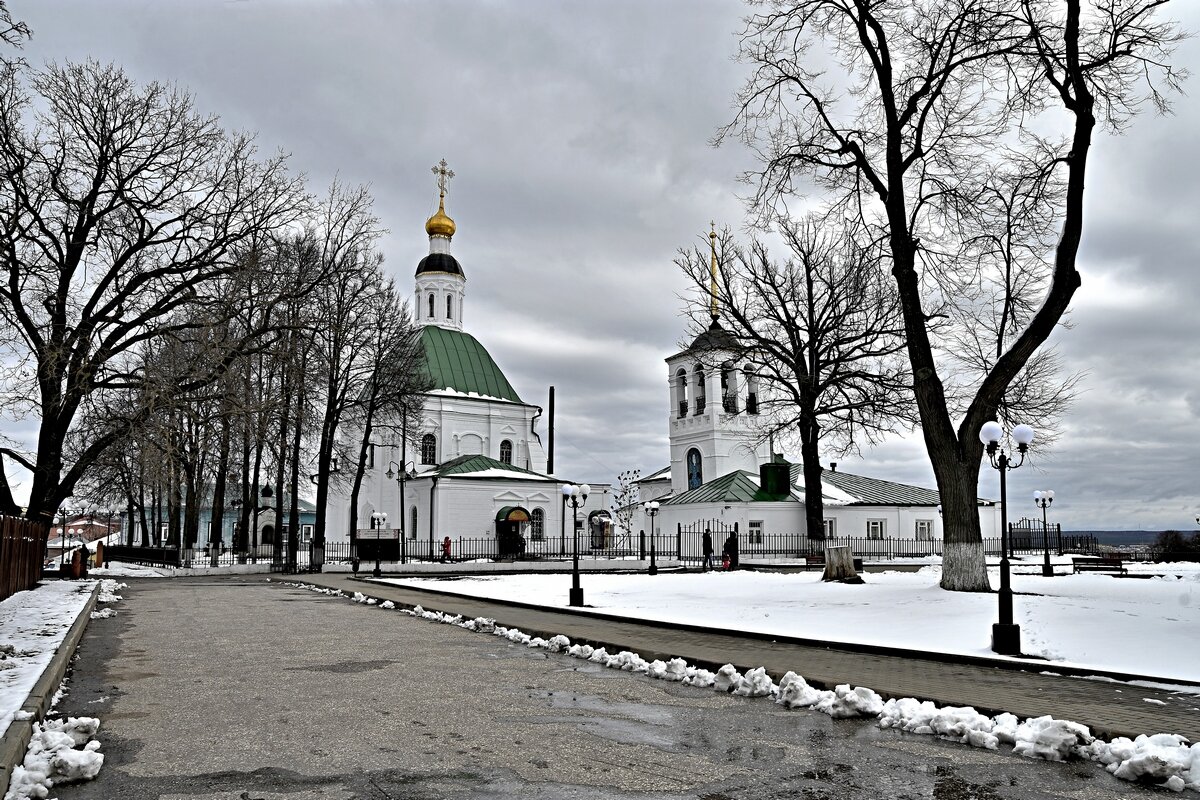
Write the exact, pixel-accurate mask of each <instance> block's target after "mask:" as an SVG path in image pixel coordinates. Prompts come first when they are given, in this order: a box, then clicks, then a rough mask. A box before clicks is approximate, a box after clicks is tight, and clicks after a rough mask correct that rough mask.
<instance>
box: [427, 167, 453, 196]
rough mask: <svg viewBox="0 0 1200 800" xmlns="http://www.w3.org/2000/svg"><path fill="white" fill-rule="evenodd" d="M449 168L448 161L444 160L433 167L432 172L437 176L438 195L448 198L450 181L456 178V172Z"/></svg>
mask: <svg viewBox="0 0 1200 800" xmlns="http://www.w3.org/2000/svg"><path fill="white" fill-rule="evenodd" d="M447 166H448V165H447V164H446V159H444V158H443V159H442V160H441V161H439V162H438V163H436V164H434V165H433V170H432V172H433V174H434V175H437V185H438V195H439V196H440V197H445V196H446V187H447V186H448V185H449V183H450V179H451V178H453V177H454V170H452V169H448V168H447Z"/></svg>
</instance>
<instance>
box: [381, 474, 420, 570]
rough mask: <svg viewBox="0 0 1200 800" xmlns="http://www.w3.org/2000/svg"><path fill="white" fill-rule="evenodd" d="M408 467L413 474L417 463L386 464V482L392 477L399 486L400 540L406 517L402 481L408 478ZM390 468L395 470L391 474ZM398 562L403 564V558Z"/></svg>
mask: <svg viewBox="0 0 1200 800" xmlns="http://www.w3.org/2000/svg"><path fill="white" fill-rule="evenodd" d="M409 465H412V469H413V471H414V472H415V471H416V469H417V462H415V461H405V462H404V463H403V464H397V463H396V462H395V461H392V462H389V463H388V471H387V476H388V480H391V479H392V478H393V477H394V478H395V479H396V481H397V482H398V483H399V484H400V508H399V509H397V513H399V514H400V538H401V539H403V538H404V517H405V516H406V515H405V513H404V479H405V478H407V477H408V470H409ZM392 467H395V468H396V471H395V472H392ZM416 535H417V532H416V531H413V536H416ZM401 546H403V545H401ZM401 552H403V551H401ZM400 560H401V561H402V562H403V561H404V557H403V556H400Z"/></svg>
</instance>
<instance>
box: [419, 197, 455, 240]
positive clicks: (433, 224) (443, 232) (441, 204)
mask: <svg viewBox="0 0 1200 800" xmlns="http://www.w3.org/2000/svg"><path fill="white" fill-rule="evenodd" d="M445 200H446V196H445V195H439V196H438V210H437V213H436V214H434V215H433V216H432V217H430V218H429V219H428V220H426V221H425V232H426V233H427V234H429V235H430V236H445V237H446V238H447V239H449V238H450V237H452V236H454V230H455V226H454V220H452V219H450V217H449V216H448V215H447V214H446V207H445Z"/></svg>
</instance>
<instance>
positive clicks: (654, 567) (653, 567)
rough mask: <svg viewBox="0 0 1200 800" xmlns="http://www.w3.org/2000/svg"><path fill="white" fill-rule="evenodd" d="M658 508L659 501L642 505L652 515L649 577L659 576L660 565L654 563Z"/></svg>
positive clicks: (647, 571) (647, 572)
mask: <svg viewBox="0 0 1200 800" xmlns="http://www.w3.org/2000/svg"><path fill="white" fill-rule="evenodd" d="M658 506H659V504H658V501H657V500H650V501H648V502H645V503H642V508H644V509H645V510H646V513H647V514H649V515H650V568H649V569H648V570H646V574H647V575H657V574H658V564H657V563H655V561H654V518H655V517H656V516H658Z"/></svg>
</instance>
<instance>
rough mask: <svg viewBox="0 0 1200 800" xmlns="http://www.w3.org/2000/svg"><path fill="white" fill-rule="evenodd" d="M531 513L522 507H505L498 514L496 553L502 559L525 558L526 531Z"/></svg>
mask: <svg viewBox="0 0 1200 800" xmlns="http://www.w3.org/2000/svg"><path fill="white" fill-rule="evenodd" d="M528 526H529V512H528V511H526V510H525V509H524V508H521V507H520V506H505V507H504V508H502V509H500V511H499V512H497V513H496V551H497V555H498V556H499V557H500V558H524V557H525V541H526V540H525V531H526V529H527V528H528Z"/></svg>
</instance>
